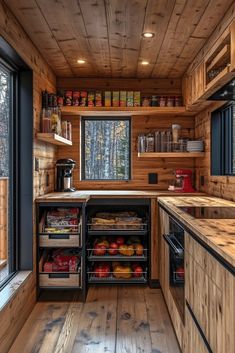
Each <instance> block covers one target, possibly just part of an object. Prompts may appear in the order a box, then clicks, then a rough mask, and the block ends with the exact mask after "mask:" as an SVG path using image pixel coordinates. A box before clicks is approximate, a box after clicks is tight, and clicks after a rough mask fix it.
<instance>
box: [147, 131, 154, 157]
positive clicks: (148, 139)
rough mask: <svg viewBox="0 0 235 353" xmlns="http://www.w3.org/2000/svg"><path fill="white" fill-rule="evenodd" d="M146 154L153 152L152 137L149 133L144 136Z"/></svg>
mask: <svg viewBox="0 0 235 353" xmlns="http://www.w3.org/2000/svg"><path fill="white" fill-rule="evenodd" d="M146 152H154V135H153V134H151V133H149V134H148V135H147V136H146Z"/></svg>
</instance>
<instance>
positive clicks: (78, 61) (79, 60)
mask: <svg viewBox="0 0 235 353" xmlns="http://www.w3.org/2000/svg"><path fill="white" fill-rule="evenodd" d="M85 62H86V61H85V60H84V59H78V60H77V63H78V64H85Z"/></svg>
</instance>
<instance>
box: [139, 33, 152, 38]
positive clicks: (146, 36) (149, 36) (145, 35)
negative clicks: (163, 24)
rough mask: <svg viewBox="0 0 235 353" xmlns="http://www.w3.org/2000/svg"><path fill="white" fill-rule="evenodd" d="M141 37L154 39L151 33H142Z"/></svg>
mask: <svg viewBox="0 0 235 353" xmlns="http://www.w3.org/2000/svg"><path fill="white" fill-rule="evenodd" d="M142 36H143V37H144V38H153V37H154V33H152V32H144V33H142Z"/></svg>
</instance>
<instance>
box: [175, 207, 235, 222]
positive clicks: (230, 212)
mask: <svg viewBox="0 0 235 353" xmlns="http://www.w3.org/2000/svg"><path fill="white" fill-rule="evenodd" d="M179 208H180V209H181V210H183V211H184V212H186V213H188V214H189V215H190V216H192V217H194V218H198V219H235V207H211V206H203V207H202V206H200V207H197V206H193V207H186V206H185V207H179Z"/></svg>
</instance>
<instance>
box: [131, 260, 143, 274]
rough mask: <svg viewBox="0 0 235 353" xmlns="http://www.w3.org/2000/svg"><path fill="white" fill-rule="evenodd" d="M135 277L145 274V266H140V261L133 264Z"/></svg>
mask: <svg viewBox="0 0 235 353" xmlns="http://www.w3.org/2000/svg"><path fill="white" fill-rule="evenodd" d="M132 271H133V277H142V276H143V272H144V270H143V267H142V266H140V265H139V264H138V263H134V264H133V265H132Z"/></svg>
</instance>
